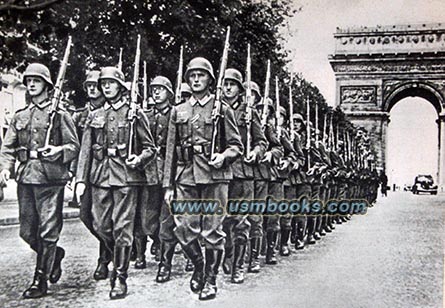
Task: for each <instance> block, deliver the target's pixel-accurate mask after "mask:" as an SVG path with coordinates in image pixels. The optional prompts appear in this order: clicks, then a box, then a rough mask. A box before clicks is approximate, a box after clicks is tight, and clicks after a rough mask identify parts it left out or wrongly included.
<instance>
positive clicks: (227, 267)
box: [222, 246, 233, 275]
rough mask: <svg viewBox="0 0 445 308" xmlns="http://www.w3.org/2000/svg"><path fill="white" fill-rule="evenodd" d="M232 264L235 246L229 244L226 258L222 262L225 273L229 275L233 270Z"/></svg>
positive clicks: (225, 251)
mask: <svg viewBox="0 0 445 308" xmlns="http://www.w3.org/2000/svg"><path fill="white" fill-rule="evenodd" d="M232 266H233V246H228V247H225V250H224V260H223V264H222V268H223V271H224V274H227V275H229V274H230V273H231V272H232Z"/></svg>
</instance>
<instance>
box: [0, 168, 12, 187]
mask: <svg viewBox="0 0 445 308" xmlns="http://www.w3.org/2000/svg"><path fill="white" fill-rule="evenodd" d="M10 177H11V172H10V171H9V170H8V169H3V170H2V171H0V180H1V184H3V185H4V186H6V182H7V181H8V180H9V178H10Z"/></svg>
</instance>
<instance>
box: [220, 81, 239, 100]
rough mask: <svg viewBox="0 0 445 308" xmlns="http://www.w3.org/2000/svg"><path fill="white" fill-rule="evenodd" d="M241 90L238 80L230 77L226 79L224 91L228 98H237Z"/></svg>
mask: <svg viewBox="0 0 445 308" xmlns="http://www.w3.org/2000/svg"><path fill="white" fill-rule="evenodd" d="M240 91H241V89H240V87H239V84H238V82H236V81H234V80H230V79H227V80H224V86H223V93H224V96H225V97H226V98H228V99H232V98H235V97H237V96H238V95H239V94H240Z"/></svg>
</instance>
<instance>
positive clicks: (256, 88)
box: [243, 81, 261, 97]
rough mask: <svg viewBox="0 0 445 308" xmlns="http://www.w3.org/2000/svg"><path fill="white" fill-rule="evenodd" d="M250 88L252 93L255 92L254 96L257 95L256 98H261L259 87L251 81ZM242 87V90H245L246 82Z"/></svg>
mask: <svg viewBox="0 0 445 308" xmlns="http://www.w3.org/2000/svg"><path fill="white" fill-rule="evenodd" d="M250 86H251V88H252V91H254V92H256V94H258V97H261V93H260V87H259V86H258V84H257V83H256V82H255V81H251V82H250ZM243 87H244V89H247V82H245V83H243Z"/></svg>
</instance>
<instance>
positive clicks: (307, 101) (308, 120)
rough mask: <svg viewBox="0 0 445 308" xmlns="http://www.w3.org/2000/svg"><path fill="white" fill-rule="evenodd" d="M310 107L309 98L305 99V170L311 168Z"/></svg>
mask: <svg viewBox="0 0 445 308" xmlns="http://www.w3.org/2000/svg"><path fill="white" fill-rule="evenodd" d="M310 148H311V106H310V104H309V98H306V149H307V169H308V170H309V169H310V168H311V155H310Z"/></svg>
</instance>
